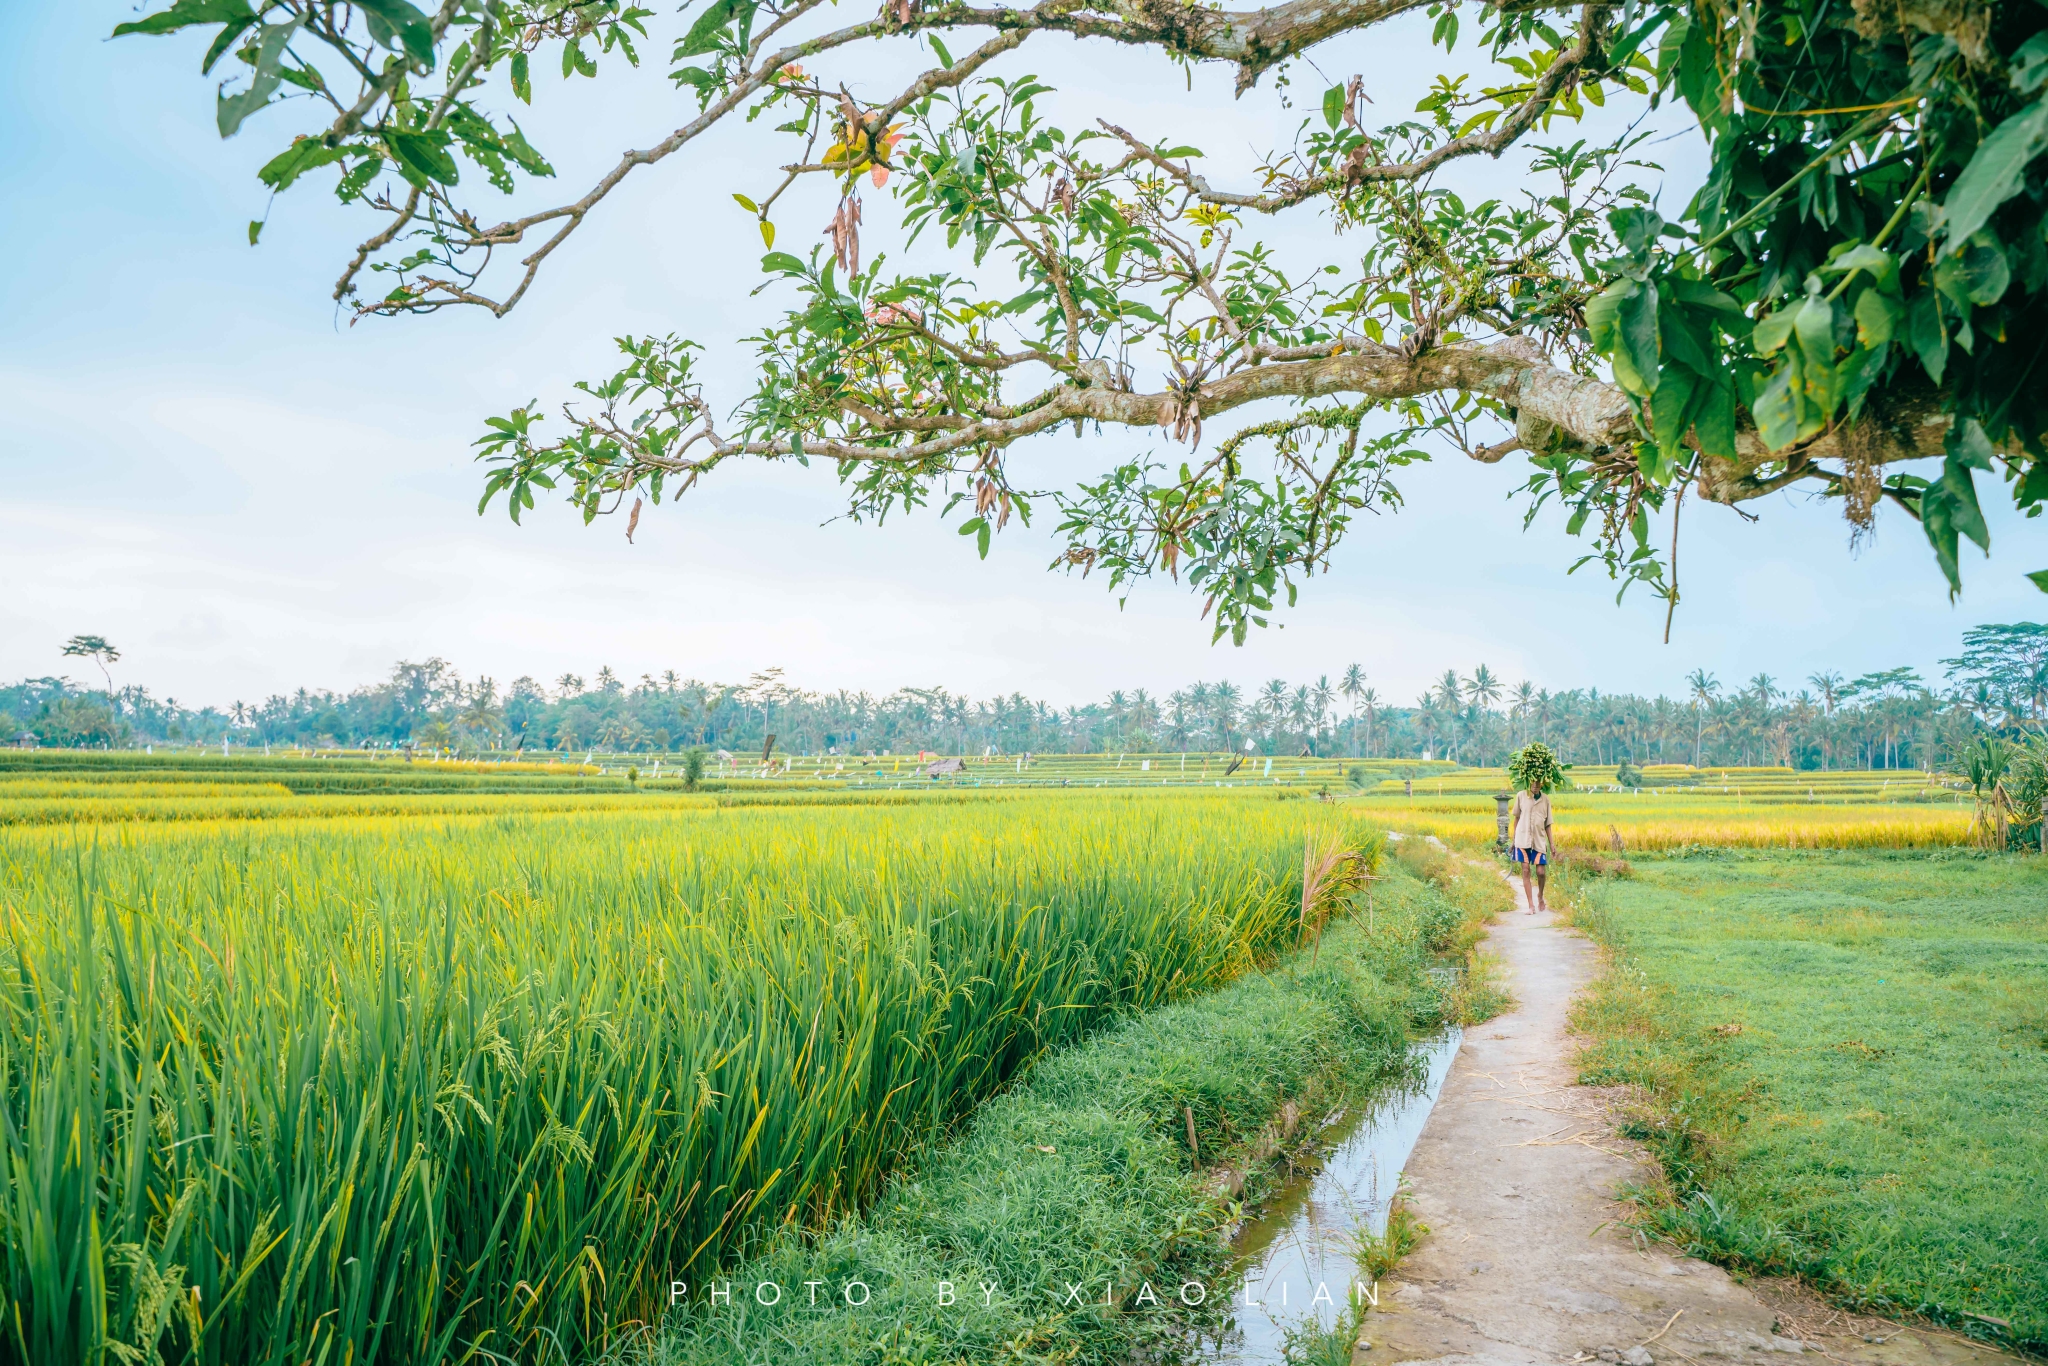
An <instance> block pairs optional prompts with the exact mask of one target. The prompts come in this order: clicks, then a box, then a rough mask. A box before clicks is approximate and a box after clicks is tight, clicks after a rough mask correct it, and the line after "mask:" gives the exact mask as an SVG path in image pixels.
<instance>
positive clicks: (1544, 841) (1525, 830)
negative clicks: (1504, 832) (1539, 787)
mask: <svg viewBox="0 0 2048 1366" xmlns="http://www.w3.org/2000/svg"><path fill="white" fill-rule="evenodd" d="M1508 826H1509V829H1510V830H1511V831H1512V832H1513V843H1514V846H1515V848H1517V849H1534V850H1537V851H1538V852H1540V853H1542V854H1544V855H1545V856H1548V855H1549V853H1550V794H1549V793H1545V794H1544V795H1542V796H1541V797H1531V796H1530V795H1529V790H1528V789H1527V788H1523V789H1522V790H1521V791H1520V792H1517V793H1516V794H1515V805H1514V810H1513V812H1512V814H1510V816H1509V817H1508Z"/></svg>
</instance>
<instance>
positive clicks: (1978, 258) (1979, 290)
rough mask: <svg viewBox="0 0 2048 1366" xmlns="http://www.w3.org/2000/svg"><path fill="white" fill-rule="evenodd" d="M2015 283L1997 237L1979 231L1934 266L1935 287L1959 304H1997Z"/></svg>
mask: <svg viewBox="0 0 2048 1366" xmlns="http://www.w3.org/2000/svg"><path fill="white" fill-rule="evenodd" d="M2011 283H2012V271H2011V269H2010V268H2009V267H2008V266H2007V265H2006V262H2005V251H2004V249H2003V248H2001V247H2000V246H1999V244H1998V239H1996V238H1995V237H1993V236H1992V235H1991V234H1990V233H1988V232H1980V233H1978V234H1977V235H1976V236H1975V237H1973V238H1971V239H1970V240H1969V241H1968V242H1966V243H1964V244H1963V246H1962V248H1961V249H1960V250H1958V251H1956V252H1954V253H1952V254H1950V255H1947V256H1944V257H1942V258H1941V260H1940V261H1939V262H1937V263H1936V265H1935V267H1934V287H1935V288H1936V289H1938V290H1940V291H1941V292H1942V293H1944V294H1946V295H1948V297H1949V298H1951V299H1954V300H1955V301H1956V302H1957V303H1958V304H1979V305H1986V304H1995V303H1997V302H1998V301H1999V299H2001V298H2003V297H2004V295H2005V289H2006V286H2007V285H2009V284H2011Z"/></svg>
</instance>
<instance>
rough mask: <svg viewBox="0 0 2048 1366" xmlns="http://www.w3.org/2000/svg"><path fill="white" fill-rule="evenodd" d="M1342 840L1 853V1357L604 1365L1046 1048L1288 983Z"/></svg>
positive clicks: (1243, 832)
mask: <svg viewBox="0 0 2048 1366" xmlns="http://www.w3.org/2000/svg"><path fill="white" fill-rule="evenodd" d="M1340 822H1343V817H1342V816H1341V814H1339V813H1335V812H1332V811H1331V810H1329V809H1328V808H1324V807H1319V806H1316V805H1314V804H1311V803H1307V802H1302V801H1292V802H1283V801H1275V800H1272V799H1271V798H1270V797H1263V796H1262V797H1249V796H1243V797H1234V798H1233V797H1224V798H1221V799H1217V798H1201V799H1195V798H1183V797H1161V796H1155V797H1150V798H1148V799H1145V800H1142V801H1139V800H1133V799H1130V798H1122V797H1116V796H1107V795H1105V796H1103V797H1097V798H1085V799H1077V798H1036V799H1031V800H1028V801H1018V802H1001V803H990V804H982V803H971V804H947V805H943V806H924V805H919V806H916V807H898V808H891V809H887V810H874V809H853V810H841V809H836V808H822V807H806V808H803V809H801V810H785V809H779V808H735V809H724V810H721V809H717V808H711V807H705V808H702V809H697V810H691V811H686V812H675V813H669V814H668V815H667V816H666V818H664V817H663V816H662V815H661V813H657V812H652V811H647V810H645V809H644V808H643V810H642V812H641V813H640V814H636V815H631V816H627V815H617V814H603V813H596V814H589V815H581V816H574V817H555V818H551V819H546V820H540V819H535V818H533V817H531V816H528V815H522V814H517V813H516V810H515V813H514V814H506V815H503V816H498V817H491V818H481V817H467V818H461V819H452V820H445V821H418V820H397V819H360V820H356V821H352V822H333V823H304V824H300V823H289V824H284V825H279V824H275V823H251V824H239V823H235V822H225V823H196V824H191V825H181V824H177V823H165V824H154V825H153V824H148V823H141V822H132V823H128V824H123V825H119V826H103V827H99V828H97V829H91V828H81V827H76V826H71V827H61V828H48V827H46V828H29V829H23V828H16V829H14V830H12V831H9V832H5V833H0V923H4V926H5V931H4V934H0V1079H4V1093H0V1096H4V1104H5V1120H6V1123H5V1126H4V1128H0V1143H4V1146H5V1152H4V1157H5V1161H6V1163H7V1172H8V1176H7V1186H6V1201H5V1205H4V1207H0V1297H4V1299H0V1320H4V1324H5V1327H4V1329H0V1344H4V1346H0V1357H5V1356H11V1357H13V1359H15V1360H22V1361H33V1362H45V1361H79V1360H96V1359H99V1358H100V1357H101V1356H103V1355H104V1354H106V1353H107V1352H109V1351H112V1350H113V1349H114V1345H115V1344H119V1345H121V1346H123V1347H126V1348H130V1349H133V1350H135V1351H137V1352H140V1353H141V1354H142V1355H141V1356H140V1357H139V1358H137V1359H142V1360H146V1359H148V1356H149V1353H150V1352H151V1351H152V1350H154V1349H155V1348H157V1347H161V1348H162V1350H163V1351H164V1353H165V1355H166V1356H167V1357H168V1358H169V1359H173V1360H176V1359H181V1358H184V1357H186V1356H187V1354H188V1353H189V1354H190V1359H193V1360H196V1361H200V1362H208V1363H211V1362H222V1363H228V1362H232V1363H257V1362H277V1363H286V1362H290V1363H298V1362H302V1361H306V1360H315V1361H318V1360H327V1361H330V1362H343V1361H353V1362H358V1363H361V1362H386V1361H389V1362H400V1361H402V1362H405V1363H408V1366H417V1364H419V1363H431V1362H434V1361H447V1360H456V1359H460V1358H462V1357H464V1356H465V1355H466V1354H469V1353H472V1352H475V1351H484V1352H490V1353H500V1354H504V1355H506V1356H512V1357H517V1358H520V1359H537V1358H538V1356H539V1355H540V1354H541V1351H542V1344H548V1345H549V1347H548V1350H551V1351H552V1350H555V1349H557V1348H558V1349H559V1350H560V1351H561V1352H562V1353H563V1354H565V1355H566V1356H567V1357H568V1358H569V1359H571V1360H582V1359H583V1358H584V1357H585V1356H586V1355H587V1354H589V1353H590V1352H592V1351H595V1350H600V1349H602V1348H604V1347H606V1346H607V1345H608V1344H612V1343H615V1342H616V1334H617V1331H618V1329H619V1326H620V1325H621V1324H626V1323H630V1322H635V1321H639V1322H645V1321H648V1320H651V1319H653V1318H654V1317H656V1316H657V1315H658V1314H659V1313H661V1312H662V1311H663V1310H664V1309H665V1307H666V1302H665V1297H666V1293H667V1287H668V1284H669V1281H670V1279H671V1278H672V1277H675V1276H681V1277H686V1278H687V1277H693V1276H695V1275H697V1274H698V1273H699V1272H700V1271H701V1270H703V1269H705V1268H709V1267H716V1266H724V1265H731V1264H733V1262H734V1261H735V1260H736V1259H738V1258H740V1257H742V1256H744V1255H746V1254H747V1252H748V1251H749V1250H750V1249H753V1248H756V1247H758V1246H759V1245H760V1240H761V1239H762V1238H763V1237H764V1236H765V1235H766V1234H767V1232H768V1231H770V1230H774V1229H778V1228H797V1227H812V1228H820V1227H832V1226H834V1225H835V1224H836V1222H837V1221H838V1220H839V1218H840V1217H841V1216H842V1215H843V1214H844V1213H845V1212H846V1211H848V1210H849V1209H853V1208H859V1207H863V1206H866V1205H867V1204H869V1203H871V1202H872V1200H873V1198H874V1197H875V1196H876V1195H877V1194H878V1193H879V1192H880V1191H881V1190H882V1189H883V1187H884V1184H885V1182H886V1180H887V1179H888V1177H889V1175H890V1174H891V1172H892V1171H894V1170H895V1169H896V1168H897V1167H898V1166H899V1165H900V1164H901V1163H902V1162H903V1161H904V1160H905V1159H906V1158H908V1157H911V1156H913V1155H915V1154H917V1153H919V1152H920V1151H923V1150H925V1149H926V1148H928V1147H929V1145H931V1144H932V1143H933V1142H934V1141H936V1140H938V1139H939V1138H941V1137H943V1136H944V1135H945V1134H947V1133H948V1132H949V1131H950V1130H951V1129H952V1127H953V1126H954V1125H955V1124H956V1123H957V1122H958V1121H959V1120H960V1119H961V1118H962V1117H963V1116H964V1115H966V1114H967V1113H969V1112H970V1111H971V1110H972V1109H973V1108H974V1107H975V1106H976V1105H977V1104H979V1103H981V1102H982V1101H984V1100H986V1099H987V1098H988V1097H989V1096H991V1095H993V1094H995V1093H997V1092H998V1091H1000V1090H1001V1089H1002V1088H1003V1087H1004V1086H1006V1085H1007V1084H1008V1083H1009V1082H1010V1081H1011V1079H1012V1078H1013V1077H1014V1076H1015V1075H1016V1074H1017V1073H1018V1072H1019V1071H1020V1069H1022V1068H1023V1067H1024V1066H1025V1065H1026V1064H1027V1063H1029V1062H1031V1061H1032V1060H1033V1059H1035V1058H1037V1057H1039V1056H1040V1055H1041V1054H1043V1053H1045V1052H1046V1051H1047V1050H1049V1049H1054V1048H1058V1047H1061V1046H1063V1045H1066V1044H1070V1043H1073V1042H1075V1041H1077V1040H1080V1039H1082V1038H1083V1037H1085V1036H1086V1035H1087V1034H1088V1033H1090V1032H1091V1031H1092V1030H1094V1029H1096V1028H1098V1027H1100V1026H1101V1025H1103V1024H1105V1023H1109V1022H1111V1021H1113V1020H1115V1019H1117V1018H1120V1017H1123V1016H1128V1015H1132V1014H1135V1013H1138V1012H1141V1011H1145V1010H1150V1009H1153V1008H1155V1007H1158V1006H1161V1005H1166V1004H1168V1003H1171V1002H1173V1001H1176V1000H1180V999H1185V998H1188V997H1191V996H1195V995H1197V994H1199V993H1202V992H1206V991H1210V990H1213V989H1215V988H1216V987H1218V986H1221V985H1223V984H1225V983H1227V982H1229V981H1231V980H1233V979H1235V978H1237V977H1239V976H1241V975H1242V974H1244V973H1245V972H1247V971H1249V970H1251V969H1253V968H1255V967H1256V966H1257V965H1258V964H1260V963H1262V962H1265V961H1270V959H1271V958H1272V956H1273V955H1274V954H1276V953H1278V952H1280V951H1282V950H1285V949H1288V948H1291V947H1293V946H1294V945H1295V944H1296V943H1297V942H1298V941H1299V939H1300V938H1301V937H1302V935H1303V926H1302V924H1301V916H1302V906H1301V894H1300V891H1301V878H1302V858H1303V854H1302V850H1303V841H1304V835H1305V833H1306V832H1307V831H1308V830H1309V829H1310V828H1312V827H1327V826H1332V825H1335V824H1337V823H1340ZM1343 823H1345V824H1347V825H1348V824H1349V823H1348V822H1343ZM1351 833H1353V834H1354V835H1355V834H1356V833H1357V832H1356V831H1355V830H1354V831H1352V832H1351ZM1311 928H1312V927H1311ZM1216 1122H1217V1123H1218V1124H1219V1125H1227V1123H1229V1122H1231V1121H1229V1120H1228V1118H1227V1114H1226V1111H1225V1109H1224V1108H1222V1105H1221V1102H1219V1108H1218V1110H1217V1120H1216ZM1215 1132H1216V1134H1217V1135H1218V1141H1219V1142H1220V1141H1223V1139H1222V1135H1223V1134H1224V1133H1225V1132H1226V1129H1225V1128H1218V1129H1217V1130H1216V1131H1215ZM116 1354H117V1355H120V1353H116Z"/></svg>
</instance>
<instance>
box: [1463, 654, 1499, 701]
mask: <svg viewBox="0 0 2048 1366" xmlns="http://www.w3.org/2000/svg"><path fill="white" fill-rule="evenodd" d="M1500 695H1501V681H1500V679H1499V678H1497V677H1495V676H1494V672H1493V670H1491V669H1489V668H1487V667H1486V666H1485V665H1484V664H1481V665H1480V666H1479V667H1478V668H1477V669H1474V670H1473V671H1472V677H1471V679H1470V681H1469V682H1467V683H1466V685H1465V697H1466V699H1467V700H1468V701H1471V702H1474V703H1477V704H1478V705H1479V706H1481V707H1490V706H1492V705H1493V704H1494V703H1496V702H1498V701H1500Z"/></svg>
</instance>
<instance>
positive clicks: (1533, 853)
mask: <svg viewBox="0 0 2048 1366" xmlns="http://www.w3.org/2000/svg"><path fill="white" fill-rule="evenodd" d="M1508 857H1509V858H1510V859H1512V860H1514V861H1515V862H1516V863H1533V864H1535V865H1536V866H1537V867H1538V868H1541V867H1543V866H1544V865H1545V864H1547V863H1549V862H1550V860H1549V859H1548V858H1546V857H1544V854H1543V851H1542V850H1540V849H1515V848H1510V849H1509V850H1508Z"/></svg>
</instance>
